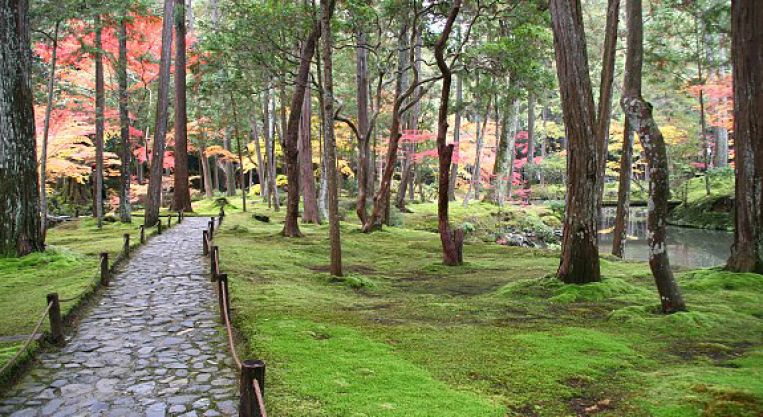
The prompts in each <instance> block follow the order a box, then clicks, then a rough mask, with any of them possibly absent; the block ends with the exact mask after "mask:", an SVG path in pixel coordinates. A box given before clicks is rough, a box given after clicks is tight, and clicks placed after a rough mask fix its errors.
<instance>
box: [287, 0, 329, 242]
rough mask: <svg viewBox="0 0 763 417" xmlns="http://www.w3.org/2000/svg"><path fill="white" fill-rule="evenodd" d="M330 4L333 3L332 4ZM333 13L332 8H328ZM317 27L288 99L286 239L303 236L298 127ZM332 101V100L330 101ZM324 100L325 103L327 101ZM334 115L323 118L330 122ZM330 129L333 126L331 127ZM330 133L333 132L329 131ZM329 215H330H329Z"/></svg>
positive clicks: (303, 53)
mask: <svg viewBox="0 0 763 417" xmlns="http://www.w3.org/2000/svg"><path fill="white" fill-rule="evenodd" d="M332 3H333V2H332ZM331 8H332V9H333V5H332V6H331ZM320 33H321V32H320V26H318V24H316V25H315V27H313V29H312V30H311V31H310V34H309V35H308V37H307V39H306V40H305V43H304V45H302V51H301V52H300V55H299V71H298V73H297V78H296V79H295V81H294V82H295V86H294V95H293V96H292V98H291V106H290V109H291V111H290V112H289V120H288V122H287V126H286V138H285V139H286V140H285V141H284V142H285V143H284V144H285V145H286V146H285V148H284V156H285V160H286V175H287V177H288V181H289V193H288V196H287V203H286V217H285V219H284V226H283V231H282V232H281V233H282V234H283V235H284V236H286V237H299V236H302V233H301V232H300V231H299V220H298V219H299V148H298V143H297V142H298V141H299V124H300V119H301V117H302V105H303V104H304V101H305V89H306V88H307V83H308V77H309V76H310V62H311V61H312V59H313V54H314V53H315V44H316V42H317V40H318V36H320ZM330 99H331V97H330ZM330 99H329V100H327V101H330ZM332 116H333V113H332V114H330V115H326V117H328V118H332ZM332 126H333V125H332ZM332 129H333V128H332ZM329 215H330V214H329Z"/></svg>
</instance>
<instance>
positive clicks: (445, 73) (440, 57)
mask: <svg viewBox="0 0 763 417" xmlns="http://www.w3.org/2000/svg"><path fill="white" fill-rule="evenodd" d="M460 9H461V0H453V3H452V5H451V8H450V12H449V13H448V19H447V20H446V21H445V27H444V28H443V31H442V33H441V34H440V37H439V38H438V39H437V42H436V43H435V48H434V49H435V51H434V54H435V59H436V60H437V67H438V68H439V69H440V73H441V74H442V91H441V93H440V107H439V109H438V111H437V157H438V162H439V165H440V167H439V168H440V169H439V172H438V180H437V230H438V231H439V233H440V243H441V245H442V262H443V264H445V265H451V266H455V265H461V264H462V263H463V239H464V233H463V230H455V231H454V230H452V229H451V226H450V219H449V216H448V204H449V203H450V197H449V191H450V172H449V171H450V168H451V164H452V158H453V149H454V148H455V145H454V144H450V145H448V144H446V138H447V135H448V102H449V100H450V86H451V82H452V81H451V80H452V78H453V77H452V72H451V69H450V67H449V66H448V64H447V62H445V57H444V52H445V47H446V44H447V42H448V37H449V36H450V33H451V31H452V30H453V23H454V22H455V20H456V17H457V16H458V13H459V11H460Z"/></svg>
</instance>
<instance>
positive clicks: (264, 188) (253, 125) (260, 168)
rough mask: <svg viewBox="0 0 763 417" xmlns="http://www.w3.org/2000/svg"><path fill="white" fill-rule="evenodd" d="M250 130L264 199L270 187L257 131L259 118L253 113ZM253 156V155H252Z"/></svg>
mask: <svg viewBox="0 0 763 417" xmlns="http://www.w3.org/2000/svg"><path fill="white" fill-rule="evenodd" d="M249 126H250V131H251V135H252V142H253V143H254V154H255V155H256V157H257V182H258V183H259V184H260V195H261V196H262V198H263V199H264V200H267V195H268V187H267V185H266V184H265V181H266V180H265V178H266V176H265V173H266V171H265V165H264V164H263V162H262V150H260V135H259V132H258V131H257V118H256V117H255V116H254V114H253V115H252V117H251V119H250V121H249ZM250 157H251V156H250Z"/></svg>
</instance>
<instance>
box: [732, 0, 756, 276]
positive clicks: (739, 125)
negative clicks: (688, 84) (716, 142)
mask: <svg viewBox="0 0 763 417" xmlns="http://www.w3.org/2000/svg"><path fill="white" fill-rule="evenodd" d="M761 21H763V8H761V7H760V4H757V2H756V1H754V0H734V1H732V4H731V33H732V47H731V53H732V63H733V64H734V70H733V78H734V142H735V146H736V147H735V173H736V205H735V208H734V210H735V217H734V246H732V249H731V257H730V258H729V261H728V264H727V265H726V268H727V269H729V270H732V271H738V272H757V273H759V274H763V72H761V68H763V25H761V24H760V22H761Z"/></svg>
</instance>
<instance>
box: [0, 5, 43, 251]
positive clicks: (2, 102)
mask: <svg viewBox="0 0 763 417" xmlns="http://www.w3.org/2000/svg"><path fill="white" fill-rule="evenodd" d="M0 45H2V47H0V80H2V82H0V256H24V255H27V254H29V253H31V252H38V251H42V250H44V249H45V246H44V243H43V238H42V234H41V233H40V218H39V215H40V211H39V202H40V200H39V198H40V188H39V187H40V184H39V177H38V175H37V155H36V154H37V149H36V147H35V127H34V109H33V103H34V96H33V95H32V82H31V73H32V66H31V55H32V52H31V50H30V49H29V45H30V41H29V18H28V15H27V2H26V1H25V0H0Z"/></svg>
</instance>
